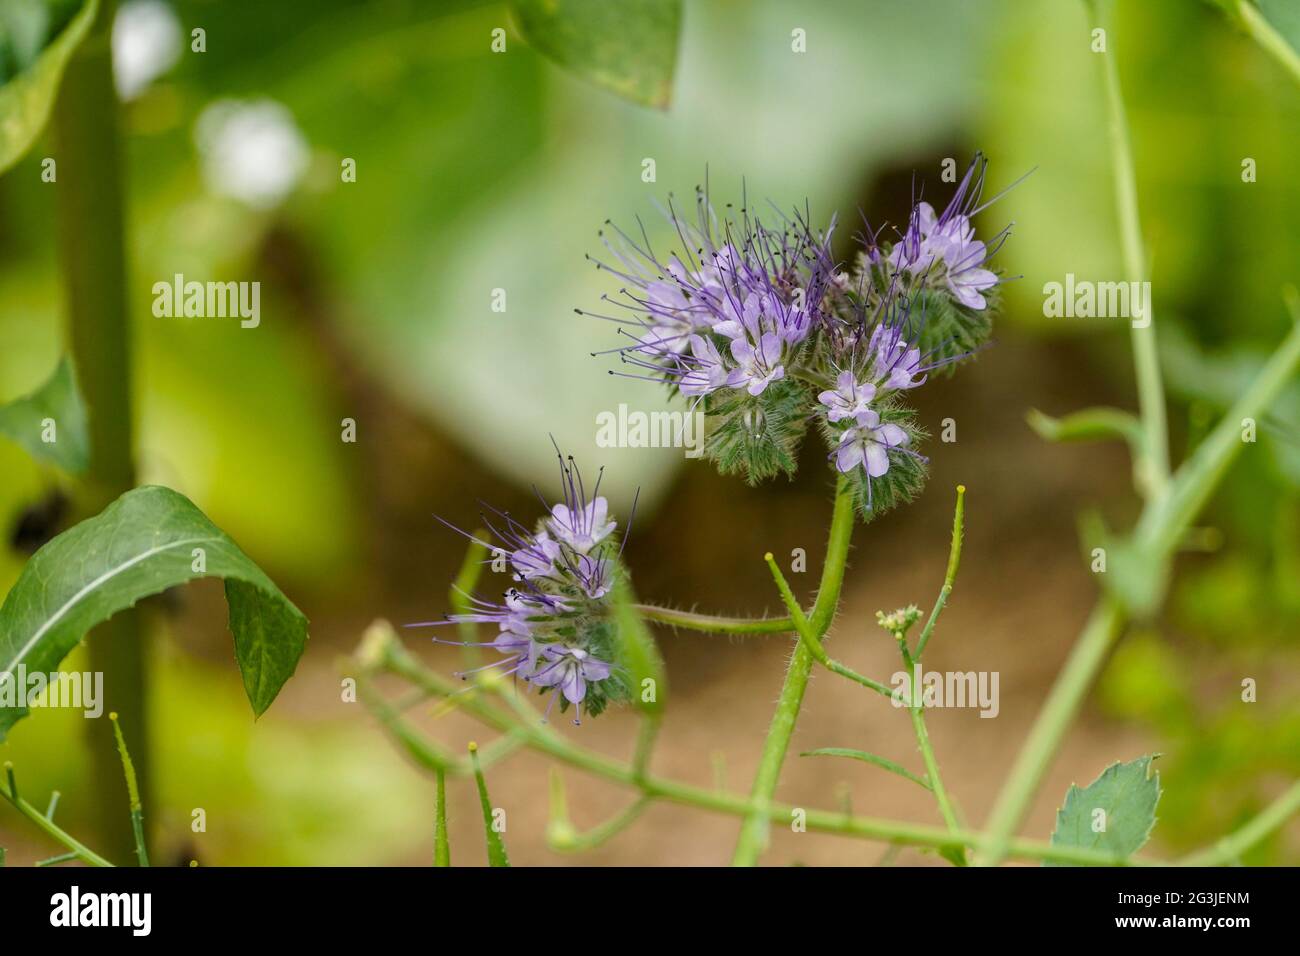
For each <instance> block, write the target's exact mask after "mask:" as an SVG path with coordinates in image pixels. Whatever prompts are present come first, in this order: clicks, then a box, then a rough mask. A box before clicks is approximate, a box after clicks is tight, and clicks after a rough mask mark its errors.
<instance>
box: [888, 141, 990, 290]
mask: <svg viewBox="0 0 1300 956" xmlns="http://www.w3.org/2000/svg"><path fill="white" fill-rule="evenodd" d="M987 166H988V162H987V160H985V159H984V158H983V157H981V156H976V158H975V159H974V161H972V162H971V164H970V166H968V167H967V168H966V174H965V175H964V176H963V177H962V180H961V182H960V183H959V184H958V186H957V190H956V192H955V193H953V197H952V199H951V200H950V201H949V203H948V205H947V206H946V207H944V210H943V212H942V213H940V214H938V215H936V214H935V211H934V207H933V206H931V205H930V204H929V203H928V202H924V201H922V202H918V203H916V205H915V206H914V207H913V208H912V214H911V216H910V217H909V219H908V225H907V231H906V232H905V233H904V234H903V237H902V239H900V240H899V242H898V243H896V244H895V245H894V247H893V248H892V249H891V250H890V252H889V255H888V257H887V259H886V261H887V262H888V263H889V265H890V266H891V267H892V268H893V269H895V270H898V271H902V272H907V273H911V274H912V275H916V276H921V277H923V279H924V281H926V282H930V283H937V284H939V285H940V286H942V287H944V288H946V289H947V291H948V292H949V293H950V294H951V295H952V297H953V298H954V299H955V300H956V301H957V302H958V303H959V304H961V305H962V306H964V307H966V308H968V309H976V310H980V309H983V308H985V307H986V306H987V304H988V303H987V300H986V299H985V297H984V295H983V293H984V292H985V291H986V290H988V289H991V288H993V286H995V285H997V284H998V281H999V280H998V277H997V274H996V273H994V272H992V271H990V270H989V269H986V268H984V265H985V263H986V262H988V260H989V259H990V258H992V256H993V253H994V252H996V251H997V249H996V248H995V249H993V250H991V251H990V250H989V249H988V248H987V247H986V246H985V244H984V243H983V242H981V241H979V240H977V239H976V238H975V227H974V226H973V225H971V217H972V216H973V215H975V213H977V212H979V211H980V210H981V209H983V208H984V206H981V205H979V200H980V194H981V192H982V191H983V184H984V171H985V169H986V168H987ZM985 205H987V204H985ZM1006 235H1007V232H1006V230H1003V232H1002V233H1000V234H999V235H998V237H997V241H996V246H997V247H1000V246H1001V244H1002V241H1003V240H1004V239H1005V238H1006Z"/></svg>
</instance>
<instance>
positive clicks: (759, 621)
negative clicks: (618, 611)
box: [633, 604, 794, 634]
mask: <svg viewBox="0 0 1300 956" xmlns="http://www.w3.org/2000/svg"><path fill="white" fill-rule="evenodd" d="M633 608H634V609H635V610H636V612H637V613H638V614H640V615H641V616H642V617H643V618H645V619H646V620H647V621H655V622H656V623H659V624H670V625H672V626H673V627H680V628H685V629H686V630H688V631H706V632H708V633H710V634H784V633H788V632H789V631H793V630H794V622H793V621H791V620H790V618H788V617H757V618H749V617H717V616H716V615H712V614H696V613H695V612H694V611H678V610H674V609H673V608H670V607H659V606H657V605H654V604H634V605H633Z"/></svg>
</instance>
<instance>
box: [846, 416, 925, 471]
mask: <svg viewBox="0 0 1300 956" xmlns="http://www.w3.org/2000/svg"><path fill="white" fill-rule="evenodd" d="M907 442H908V438H907V432H905V431H903V429H902V428H900V427H899V426H898V425H895V424H892V423H890V422H881V420H880V415H879V414H877V413H876V412H875V411H873V410H872V409H869V408H868V409H866V410H865V411H862V412H859V413H858V414H857V416H856V417H855V418H854V424H853V425H852V426H850V427H849V428H846V429H845V430H844V433H843V434H842V435H841V436H840V443H839V446H838V447H837V448H836V449H835V467H836V468H837V469H838V470H839V471H841V472H843V473H844V474H848V473H849V472H851V471H852V470H853V469H854V468H857V467H859V466H861V467H864V468H866V470H867V474H868V475H870V476H871V477H872V478H879V477H881V476H882V475H883V474H885V472H887V471H889V450H890V449H891V448H901V447H903V446H904V445H906V444H907Z"/></svg>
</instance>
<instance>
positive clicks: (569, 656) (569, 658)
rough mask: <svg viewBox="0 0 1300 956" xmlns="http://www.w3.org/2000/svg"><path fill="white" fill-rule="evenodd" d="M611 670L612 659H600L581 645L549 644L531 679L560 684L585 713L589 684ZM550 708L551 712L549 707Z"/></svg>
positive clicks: (567, 698) (548, 684) (600, 678)
mask: <svg viewBox="0 0 1300 956" xmlns="http://www.w3.org/2000/svg"><path fill="white" fill-rule="evenodd" d="M611 670H612V667H611V665H610V664H609V663H608V662H606V661H602V660H597V659H596V658H595V657H592V656H591V654H590V653H589V652H587V651H585V650H583V649H582V648H581V647H569V646H568V645H565V644H547V645H546V646H545V647H543V648H542V660H541V662H540V664H539V665H538V667H537V670H536V671H535V672H534V673H533V675H532V677H531V678H529V679H530V680H531V681H532V683H534V684H536V685H537V686H538V687H554V688H558V689H559V691H560V693H562V694H563V695H564V699H565V700H567V701H568V702H569V703H570V704H575V705H577V707H578V709H579V710H578V712H579V714H581V712H582V711H581V708H582V702H583V700H584V699H586V696H587V684H588V683H589V682H593V681H603V680H606V679H607V678H608V677H609V675H610V672H611ZM553 703H554V701H552V704H553ZM547 712H548V714H549V712H550V711H549V708H548V710H547ZM575 723H576V721H575Z"/></svg>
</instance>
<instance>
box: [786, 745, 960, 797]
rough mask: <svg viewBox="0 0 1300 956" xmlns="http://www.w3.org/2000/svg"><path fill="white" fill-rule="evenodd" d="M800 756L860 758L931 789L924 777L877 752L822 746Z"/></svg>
mask: <svg viewBox="0 0 1300 956" xmlns="http://www.w3.org/2000/svg"><path fill="white" fill-rule="evenodd" d="M799 756H800V757H849V758H851V759H853V760H861V761H863V762H864V763H869V764H875V765H876V766H877V767H880V768H881V769H882V770H888V771H889V772H890V773H896V774H898V775H899V776H900V777H903V778H905V779H907V780H911V781H912V782H913V783H919V784H920V785H921V786H923V787H925V789H927V790H933V789H934V788H933V787H931V786H930V782H929V781H928V780H926V779H925V778H924V777H918V776H917V775H916V774H914V773H912V771H910V770H908V769H907V768H906V767H904V766H903V765H902V764H896V763H894V761H892V760H889V759H887V758H885V757H881V756H879V755H878V754H873V753H868V752H867V751H865V750H851V749H849V748H848V747H822V748H820V749H818V750H809V751H806V752H804V753H801V754H800V755H799Z"/></svg>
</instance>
